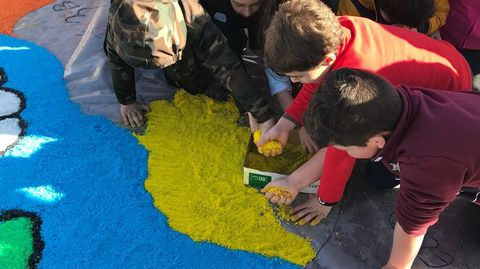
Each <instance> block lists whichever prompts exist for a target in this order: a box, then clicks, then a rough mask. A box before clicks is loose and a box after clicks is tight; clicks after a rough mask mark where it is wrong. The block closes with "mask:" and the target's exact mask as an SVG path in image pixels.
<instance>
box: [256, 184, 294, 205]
mask: <svg viewBox="0 0 480 269" xmlns="http://www.w3.org/2000/svg"><path fill="white" fill-rule="evenodd" d="M261 192H263V193H265V198H267V199H268V200H270V202H271V203H274V204H280V205H283V204H285V205H289V204H290V203H292V201H293V200H295V197H297V195H298V190H297V189H295V188H294V187H292V186H291V185H290V183H289V181H288V179H287V178H280V179H277V180H274V181H272V182H270V183H268V184H267V185H266V186H265V187H264V188H263V189H262V190H261Z"/></svg>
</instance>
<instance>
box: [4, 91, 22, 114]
mask: <svg viewBox="0 0 480 269" xmlns="http://www.w3.org/2000/svg"><path fill="white" fill-rule="evenodd" d="M21 102H22V100H20V98H19V97H18V95H16V94H15V93H13V92H8V91H4V90H0V117H2V116H8V115H11V114H13V113H16V112H18V111H19V110H20V104H21Z"/></svg>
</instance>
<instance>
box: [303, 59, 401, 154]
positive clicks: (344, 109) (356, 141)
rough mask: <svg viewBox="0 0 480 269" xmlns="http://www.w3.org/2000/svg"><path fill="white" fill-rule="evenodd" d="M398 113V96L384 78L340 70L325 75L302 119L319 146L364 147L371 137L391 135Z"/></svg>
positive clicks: (352, 70) (361, 72)
mask: <svg viewBox="0 0 480 269" xmlns="http://www.w3.org/2000/svg"><path fill="white" fill-rule="evenodd" d="M401 111H402V101H401V99H400V96H399V95H398V92H397V90H396V89H395V88H394V87H393V86H392V85H391V84H390V83H389V82H387V81H386V80H385V79H383V78H382V77H379V76H377V75H374V74H372V73H369V72H366V71H362V70H359V69H350V68H342V69H339V70H335V71H333V72H331V73H330V74H329V75H328V76H327V78H326V81H325V82H324V84H323V86H321V88H319V89H318V90H317V91H316V93H315V94H314V96H313V99H312V100H311V102H310V105H309V107H308V110H307V112H306V113H305V114H304V117H303V120H304V123H305V127H306V129H307V131H308V132H309V133H310V135H311V136H312V138H313V139H314V140H315V141H316V142H317V143H318V144H319V146H327V145H339V146H344V147H347V146H358V147H365V146H367V145H368V142H369V139H371V138H372V137H374V136H384V135H385V134H388V133H389V132H391V131H392V130H393V129H394V128H395V126H396V124H397V122H398V119H399V118H400V114H401Z"/></svg>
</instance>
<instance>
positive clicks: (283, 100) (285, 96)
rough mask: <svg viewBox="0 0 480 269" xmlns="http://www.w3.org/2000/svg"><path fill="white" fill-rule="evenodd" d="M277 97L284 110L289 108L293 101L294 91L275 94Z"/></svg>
mask: <svg viewBox="0 0 480 269" xmlns="http://www.w3.org/2000/svg"><path fill="white" fill-rule="evenodd" d="M275 98H276V99H277V102H278V104H280V106H281V107H282V110H285V109H287V107H289V106H290V104H291V103H292V102H293V97H292V93H291V92H290V91H288V90H285V91H281V92H279V93H277V94H275Z"/></svg>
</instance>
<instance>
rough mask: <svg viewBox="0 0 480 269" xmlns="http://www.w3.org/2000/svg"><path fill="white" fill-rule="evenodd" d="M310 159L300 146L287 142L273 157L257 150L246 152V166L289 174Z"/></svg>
mask: <svg viewBox="0 0 480 269" xmlns="http://www.w3.org/2000/svg"><path fill="white" fill-rule="evenodd" d="M309 159H310V155H309V154H307V153H305V152H304V151H303V149H302V146H300V145H299V144H294V143H287V145H286V146H285V148H284V149H283V152H282V154H281V155H278V156H276V157H275V158H272V157H266V156H264V155H262V154H260V153H258V152H257V151H250V152H248V154H247V161H248V167H250V168H253V169H257V170H260V171H265V172H274V173H279V174H284V175H289V174H291V173H292V172H293V171H295V169H297V168H298V167H299V166H300V165H302V164H303V163H304V162H306V161H308V160H309Z"/></svg>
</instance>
